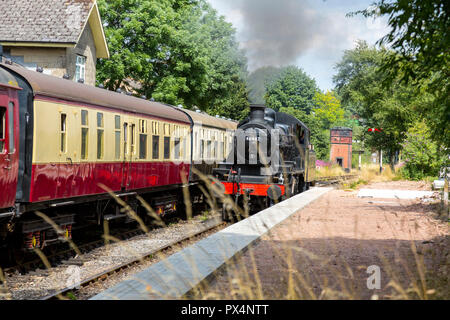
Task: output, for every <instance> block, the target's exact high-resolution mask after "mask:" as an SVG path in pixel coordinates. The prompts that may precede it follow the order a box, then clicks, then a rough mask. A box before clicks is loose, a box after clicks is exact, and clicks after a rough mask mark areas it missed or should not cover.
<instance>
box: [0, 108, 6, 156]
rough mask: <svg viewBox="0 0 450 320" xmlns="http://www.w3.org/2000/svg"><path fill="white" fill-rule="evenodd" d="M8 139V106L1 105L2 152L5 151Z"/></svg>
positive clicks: (0, 151) (0, 133) (0, 140)
mask: <svg viewBox="0 0 450 320" xmlns="http://www.w3.org/2000/svg"><path fill="white" fill-rule="evenodd" d="M5 139H6V108H5V107H0V153H3V152H4V151H5Z"/></svg>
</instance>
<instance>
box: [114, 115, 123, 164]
mask: <svg viewBox="0 0 450 320" xmlns="http://www.w3.org/2000/svg"><path fill="white" fill-rule="evenodd" d="M120 138H121V132H120V116H114V144H115V151H116V152H115V158H116V160H118V159H120Z"/></svg>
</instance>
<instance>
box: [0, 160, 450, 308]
mask: <svg viewBox="0 0 450 320" xmlns="http://www.w3.org/2000/svg"><path fill="white" fill-rule="evenodd" d="M352 173H358V174H359V176H358V178H357V179H356V180H354V181H351V182H349V183H348V185H347V186H346V187H347V188H350V189H356V188H358V187H359V186H360V185H363V184H367V183H369V182H381V181H392V180H396V179H399V176H398V175H396V174H395V173H393V172H392V171H391V170H390V168H389V167H386V168H385V170H384V171H383V173H382V174H380V173H379V168H378V166H376V165H365V166H363V168H362V170H361V172H359V171H356V170H354V171H352ZM345 174H346V173H345V172H344V171H343V170H342V169H341V168H340V167H336V166H335V167H331V168H323V169H321V170H320V172H318V175H317V176H319V177H320V176H322V177H324V176H336V175H345ZM199 175H200V176H201V177H202V179H204V181H205V186H206V187H205V188H204V189H203V192H204V195H205V199H206V201H207V203H208V210H205V211H203V212H202V214H201V216H200V220H202V221H205V220H207V219H208V216H209V212H217V211H218V208H220V206H221V203H226V204H228V205H229V206H230V207H231V208H232V210H233V211H234V212H235V213H237V214H238V216H242V217H244V218H245V216H246V213H247V210H246V209H245V208H240V207H238V206H236V204H235V202H234V200H233V199H232V198H230V197H227V196H223V195H222V196H221V198H217V197H215V196H213V195H217V194H220V190H218V189H217V185H214V184H213V183H212V182H213V181H214V178H212V177H209V176H204V175H201V174H200V173H199ZM111 196H112V197H113V199H115V200H116V201H117V202H118V204H119V205H120V206H121V207H122V211H123V212H125V213H126V214H127V215H128V216H129V217H131V218H133V219H135V220H136V221H137V223H138V225H140V226H141V228H142V229H143V231H144V232H148V228H147V227H146V226H145V225H144V224H143V222H142V219H141V218H140V217H139V216H138V215H137V214H136V213H135V212H134V211H133V210H132V209H131V207H130V206H128V205H127V204H126V203H123V202H121V200H120V199H118V198H117V197H115V195H114V194H113V193H111ZM184 196H185V203H190V200H188V199H186V198H187V197H189V193H188V192H184ZM139 201H140V202H141V204H142V206H143V207H144V208H145V209H146V210H147V215H148V216H150V217H152V218H153V219H155V221H156V222H155V224H158V225H161V226H163V225H164V222H163V221H162V220H161V219H160V217H159V216H158V215H156V214H155V212H154V211H153V209H152V208H151V207H150V205H149V204H148V203H146V202H145V201H144V200H143V199H139ZM187 211H189V212H190V214H189V212H187V213H186V215H187V217H188V218H189V217H192V213H193V212H192V211H193V210H192V207H190V209H188V210H187ZM394 213H395V212H394ZM392 214H393V212H389V211H388V210H386V219H388V217H389V216H390V215H392ZM39 215H40V216H41V217H42V218H43V219H47V218H46V216H45V215H43V214H39ZM305 223H308V221H306V222H305ZM359 223H363V222H361V221H360V222H359ZM402 223H404V222H402ZM53 227H54V228H55V230H57V231H58V229H59V227H58V226H56V225H54V226H53ZM402 227H403V225H400V226H399V225H393V226H392V228H393V230H394V231H395V229H396V228H402ZM350 228H353V230H354V232H355V234H357V233H358V221H356V222H355V226H350ZM59 231H60V230H59ZM269 234H270V232H269ZM105 239H107V240H108V241H111V242H117V241H119V240H118V239H114V238H113V237H111V236H109V230H106V229H105ZM444 240H446V241H447V242H445V243H443V244H442V245H441V246H440V247H439V248H438V250H431V251H430V252H425V254H426V256H427V257H431V258H430V259H431V260H432V261H431V264H430V265H427V264H426V261H425V259H424V255H423V254H421V253H419V252H418V250H417V246H416V242H415V241H413V240H410V241H409V243H410V247H411V248H410V250H409V251H408V255H407V256H399V257H396V259H395V260H392V259H390V258H389V257H386V256H385V255H384V253H383V252H380V253H379V256H378V257H374V258H376V259H377V260H379V261H380V264H382V265H380V266H381V267H382V268H383V270H384V271H385V272H386V274H387V278H388V279H389V282H387V283H385V286H386V287H387V288H391V293H390V295H389V297H387V298H388V299H449V298H450V293H449V286H448V275H449V272H450V271H449V270H448V266H449V265H450V263H449V262H450V261H448V259H449V258H448V257H450V255H448V245H446V244H448V237H446V238H445V239H444ZM68 241H69V240H68ZM405 241H406V240H405ZM70 245H71V246H72V247H73V248H74V250H75V251H76V245H75V244H74V243H73V242H71V243H70ZM323 245H324V249H325V248H328V250H330V248H331V250H332V251H333V252H334V253H333V254H332V257H331V255H326V256H317V255H316V254H315V253H313V252H310V251H308V250H307V249H306V248H304V247H302V245H298V244H297V245H292V244H289V242H286V243H282V244H276V243H273V244H272V246H271V249H270V250H271V251H272V252H273V257H274V258H275V260H277V261H279V264H280V266H281V267H280V270H282V272H280V274H278V273H275V271H274V274H273V276H279V277H280V283H283V285H284V286H283V288H285V290H284V291H276V290H267V289H265V288H264V283H263V282H264V281H263V279H261V278H260V274H259V267H260V266H258V264H257V262H256V260H257V259H256V258H257V257H256V256H255V254H256V253H255V251H254V250H253V247H252V246H250V247H249V248H248V251H247V256H248V259H247V260H244V259H241V258H240V257H239V256H238V257H235V258H233V259H231V260H230V261H229V262H228V263H227V264H226V265H225V266H224V268H223V269H222V271H221V272H223V273H224V274H226V276H227V277H228V288H225V290H222V291H221V292H219V293H218V292H214V291H213V290H212V288H211V286H210V283H208V282H202V283H201V284H200V285H199V286H197V287H196V288H195V289H194V291H193V294H194V298H196V299H286V300H288V299H292V300H298V299H308V300H315V299H361V297H362V296H361V294H360V292H358V291H357V290H355V289H354V287H353V285H354V281H355V274H356V273H357V272H358V270H352V268H351V267H350V266H349V264H348V262H347V261H345V260H343V259H341V257H340V249H339V243H337V242H335V241H324V243H323ZM356 249H357V248H356ZM439 250H440V251H439ZM445 250H447V251H445ZM299 252H300V253H301V255H300V256H301V259H300V260H299V259H296V257H297V258H298V257H299ZM445 252H447V254H445ZM41 258H42V259H43V261H44V262H45V257H41ZM445 259H447V260H445ZM335 262H337V263H338V265H336V264H334V263H335ZM307 264H309V265H311V264H312V265H315V266H318V267H320V268H321V270H324V271H327V273H324V274H329V275H331V276H323V274H322V275H321V274H315V273H314V272H313V273H311V272H308V270H307V269H306V268H304V265H307ZM176 267H177V266H171V268H176ZM198 268H199V266H197V265H192V269H193V270H196V269H198ZM399 268H403V270H406V273H407V274H408V277H409V279H408V283H404V282H402V281H401V279H399V276H398V272H399V270H400V269H399ZM0 280H3V285H4V286H5V288H6V287H7V279H4V278H3V279H2V272H1V270H0ZM272 289H274V288H272ZM174 290H176V288H174ZM149 293H152V292H151V288H149ZM60 298H61V299H67V298H69V299H74V297H73V296H69V297H60ZM163 298H164V297H163ZM167 298H170V297H167ZM377 298H379V297H378V296H377V295H376V294H374V295H373V296H372V299H377ZM385 298H386V297H385Z"/></svg>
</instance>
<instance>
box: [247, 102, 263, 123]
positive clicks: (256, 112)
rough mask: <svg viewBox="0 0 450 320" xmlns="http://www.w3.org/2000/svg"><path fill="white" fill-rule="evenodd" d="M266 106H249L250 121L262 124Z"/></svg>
mask: <svg viewBox="0 0 450 320" xmlns="http://www.w3.org/2000/svg"><path fill="white" fill-rule="evenodd" d="M265 110H266V106H264V105H262V104H252V105H250V121H257V122H264V112H265Z"/></svg>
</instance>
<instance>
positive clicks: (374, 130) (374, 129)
mask: <svg viewBox="0 0 450 320" xmlns="http://www.w3.org/2000/svg"><path fill="white" fill-rule="evenodd" d="M367 131H368V132H381V131H383V129H381V128H369V129H368V130H367Z"/></svg>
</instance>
